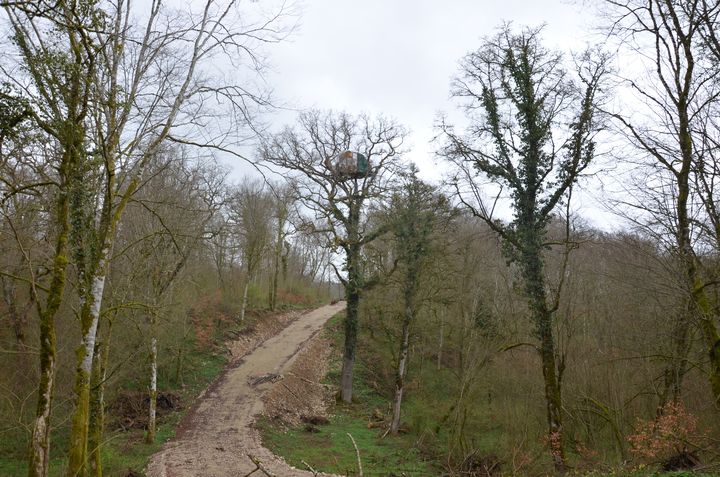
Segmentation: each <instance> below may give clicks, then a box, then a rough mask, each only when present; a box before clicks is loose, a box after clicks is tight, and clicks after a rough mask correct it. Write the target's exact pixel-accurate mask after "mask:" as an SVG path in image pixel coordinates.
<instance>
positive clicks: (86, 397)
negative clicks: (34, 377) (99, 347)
mask: <svg viewBox="0 0 720 477" xmlns="http://www.w3.org/2000/svg"><path fill="white" fill-rule="evenodd" d="M109 253H110V248H109V247H105V248H104V249H103V252H102V255H101V256H100V260H99V262H98V267H97V268H96V274H95V276H94V277H93V279H92V287H91V289H90V293H89V295H88V296H87V297H86V298H85V302H84V303H83V306H82V308H81V311H80V320H81V331H82V341H81V343H80V346H79V347H78V348H77V350H76V352H75V355H76V358H77V371H76V374H75V412H74V414H73V418H72V430H71V434H70V455H69V461H68V470H67V475H68V477H84V476H85V475H86V473H87V456H88V427H89V417H90V376H91V373H92V363H93V355H94V351H95V340H96V338H97V329H98V323H99V321H100V308H101V306H102V297H103V292H104V290H105V277H106V275H107V259H108V256H109Z"/></svg>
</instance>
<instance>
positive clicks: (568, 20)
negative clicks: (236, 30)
mask: <svg viewBox="0 0 720 477" xmlns="http://www.w3.org/2000/svg"><path fill="white" fill-rule="evenodd" d="M300 11H301V13H300V18H299V26H298V28H297V30H296V31H295V32H294V33H293V34H292V35H291V36H290V38H289V39H288V40H287V41H284V42H282V43H280V44H276V45H272V46H271V47H270V48H269V49H268V54H269V58H268V60H269V62H270V65H271V71H270V72H269V74H268V77H267V80H268V82H269V84H270V86H271V87H272V88H273V89H274V91H275V97H276V100H278V101H280V102H282V103H283V104H286V105H287V106H290V107H294V108H298V109H306V108H310V107H317V108H329V109H335V110H344V111H347V112H350V113H353V114H355V113H359V112H367V113H371V114H375V113H382V114H384V115H387V116H390V117H392V118H394V119H396V120H397V121H399V122H400V123H401V124H403V125H405V126H406V127H407V128H409V129H410V131H411V135H410V144H409V145H410V147H411V150H412V152H411V153H410V154H409V156H408V157H409V159H411V160H412V161H414V162H415V163H416V164H418V166H419V167H420V170H421V174H422V176H423V177H424V178H425V179H428V180H439V179H440V176H441V172H440V171H441V170H442V167H438V166H437V165H436V164H435V159H434V157H433V150H434V149H435V146H434V145H432V144H430V141H431V139H432V137H433V122H434V119H435V118H436V117H437V115H438V113H440V112H447V113H450V114H453V111H454V110H455V108H454V106H453V104H452V102H451V101H450V99H449V85H450V81H451V79H452V77H453V75H455V74H456V72H457V70H458V61H459V60H460V59H461V58H462V57H463V56H464V55H465V54H466V53H467V52H469V51H471V50H473V49H476V48H478V47H479V46H480V43H481V40H482V38H483V37H484V36H488V35H492V34H494V33H495V31H496V30H497V28H498V27H499V26H500V25H501V24H502V23H503V22H504V21H511V22H513V23H514V24H515V25H516V26H518V27H520V26H538V25H541V24H545V25H546V27H545V31H544V35H543V38H544V40H545V45H546V46H548V47H554V48H559V49H562V50H564V51H568V52H570V51H572V50H575V51H578V50H582V49H583V48H584V47H585V45H586V44H587V43H588V42H589V41H590V40H591V32H590V26H591V25H592V23H593V14H592V12H589V11H583V10H582V7H581V5H580V2H572V1H568V0H535V1H532V0H502V1H501V0H445V1H442V2H441V1H438V0H363V1H351V0H304V1H303V2H302V4H301V9H300ZM455 114H457V113H455ZM293 117H294V116H293V114H290V113H284V114H281V115H278V116H277V117H275V118H273V122H275V123H287V122H292V120H293ZM277 125H278V126H279V125H280V124H277ZM585 202H587V201H585ZM582 207H583V208H587V207H591V208H592V207H593V206H592V204H587V203H584V204H583V205H582ZM592 214H593V215H596V211H593V212H592ZM583 215H586V214H583Z"/></svg>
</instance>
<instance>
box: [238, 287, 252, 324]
mask: <svg viewBox="0 0 720 477" xmlns="http://www.w3.org/2000/svg"><path fill="white" fill-rule="evenodd" d="M249 287H250V277H248V278H247V280H245V287H244V288H243V298H242V305H241V306H240V323H244V322H245V309H246V308H247V297H248V288H249Z"/></svg>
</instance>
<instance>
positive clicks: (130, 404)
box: [108, 391, 181, 430]
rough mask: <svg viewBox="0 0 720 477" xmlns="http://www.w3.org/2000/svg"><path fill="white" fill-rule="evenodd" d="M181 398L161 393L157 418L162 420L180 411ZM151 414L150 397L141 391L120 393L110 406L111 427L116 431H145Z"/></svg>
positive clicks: (173, 394)
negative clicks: (163, 417)
mask: <svg viewBox="0 0 720 477" xmlns="http://www.w3.org/2000/svg"><path fill="white" fill-rule="evenodd" d="M180 408H181V407H180V396H178V395H177V394H175V393H171V392H159V393H158V396H157V417H158V418H161V417H162V416H165V415H167V414H169V413H171V412H173V411H177V410H179V409H180ZM149 413H150V395H149V394H148V393H144V392H139V391H125V392H122V393H120V394H119V395H118V396H117V397H116V398H115V399H114V400H113V401H112V403H110V406H108V416H109V417H110V419H109V425H110V426H111V428H112V427H115V428H116V429H123V430H127V429H145V428H146V427H147V423H148V414H149Z"/></svg>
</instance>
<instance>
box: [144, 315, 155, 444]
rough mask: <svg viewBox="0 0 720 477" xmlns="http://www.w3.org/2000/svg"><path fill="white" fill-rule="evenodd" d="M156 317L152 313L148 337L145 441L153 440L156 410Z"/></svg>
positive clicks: (149, 442) (148, 442)
mask: <svg viewBox="0 0 720 477" xmlns="http://www.w3.org/2000/svg"><path fill="white" fill-rule="evenodd" d="M155 325H156V318H155V315H154V313H153V316H152V322H151V323H150V327H151V329H152V331H151V333H152V338H150V410H149V413H148V427H147V433H146V434H145V442H146V443H147V444H152V443H153V442H155V429H156V421H155V417H156V410H157V331H156V329H155Z"/></svg>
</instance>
